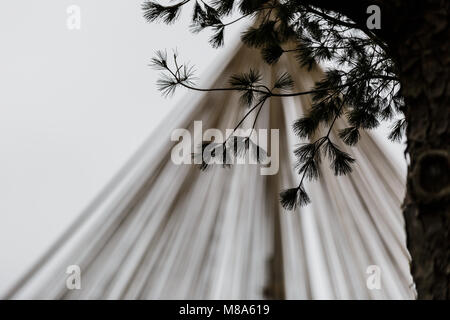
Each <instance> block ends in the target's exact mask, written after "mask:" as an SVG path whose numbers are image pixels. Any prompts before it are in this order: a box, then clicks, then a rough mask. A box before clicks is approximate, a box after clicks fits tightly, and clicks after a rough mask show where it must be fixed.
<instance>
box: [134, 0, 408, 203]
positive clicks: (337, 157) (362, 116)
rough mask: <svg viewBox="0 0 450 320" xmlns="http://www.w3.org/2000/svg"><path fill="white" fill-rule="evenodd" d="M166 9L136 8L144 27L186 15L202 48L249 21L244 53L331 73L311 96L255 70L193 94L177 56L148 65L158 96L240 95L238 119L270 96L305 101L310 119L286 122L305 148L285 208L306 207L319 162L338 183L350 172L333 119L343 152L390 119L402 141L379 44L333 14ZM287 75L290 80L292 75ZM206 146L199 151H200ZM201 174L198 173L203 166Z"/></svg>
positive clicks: (390, 75) (392, 83)
mask: <svg viewBox="0 0 450 320" xmlns="http://www.w3.org/2000/svg"><path fill="white" fill-rule="evenodd" d="M165 2H166V3H165V4H164V3H162V1H160V2H154V1H148V2H145V3H144V4H143V6H142V9H143V12H144V17H145V18H146V19H147V20H148V21H149V22H153V21H163V22H165V23H168V24H170V23H173V22H174V21H175V20H176V19H177V18H178V17H179V15H180V12H181V10H184V8H186V9H188V8H190V9H188V10H192V24H191V30H192V31H193V32H200V31H202V30H205V29H207V30H209V32H211V37H210V41H209V42H210V44H211V45H212V46H213V47H215V48H219V47H221V46H223V45H224V33H225V32H226V27H227V26H229V25H231V24H233V23H236V22H237V21H239V20H241V19H243V18H256V22H257V24H256V25H254V26H252V27H250V28H248V29H247V30H245V31H244V32H243V33H242V37H241V38H242V41H243V42H244V43H245V44H246V45H247V46H249V47H254V48H258V49H259V50H260V52H261V55H262V58H263V59H264V61H265V62H266V63H268V64H275V63H277V61H278V60H279V59H280V57H281V56H282V55H283V54H287V55H294V57H295V59H296V60H297V61H298V67H299V70H300V68H307V69H309V70H311V69H313V68H315V67H316V65H317V64H319V63H326V65H329V66H331V67H328V68H327V69H326V73H325V77H324V78H323V79H322V80H321V81H319V82H318V83H316V84H315V87H314V88H313V90H311V91H308V92H295V91H293V88H294V81H293V80H292V77H291V76H290V74H288V73H284V74H281V75H279V77H278V78H277V79H276V80H275V82H274V83H273V84H272V85H268V84H267V83H265V81H264V80H265V79H263V77H262V76H261V74H260V73H259V72H258V70H252V69H251V70H243V71H242V73H240V74H236V75H233V76H232V77H231V78H230V80H229V86H228V87H225V88H199V87H197V86H196V85H195V78H194V73H193V69H192V68H191V67H188V66H187V65H186V64H184V65H180V64H179V63H178V61H177V55H176V54H174V55H173V58H171V59H168V57H167V54H166V53H164V52H158V53H157V55H156V57H154V58H153V59H152V65H153V66H154V67H156V68H157V69H159V70H162V72H163V73H162V75H161V78H160V79H159V81H158V86H159V89H160V90H161V91H162V93H163V94H164V95H170V94H173V92H174V91H175V89H176V88H177V87H180V86H181V87H185V88H188V89H191V90H199V91H210V90H236V91H239V92H240V93H241V103H242V104H243V105H244V106H246V107H247V108H248V112H247V113H246V114H245V116H244V119H245V118H246V117H247V116H248V115H249V114H250V113H252V112H257V115H256V119H257V116H258V115H259V112H260V110H261V109H262V108H263V107H264V102H265V101H266V100H267V99H270V98H271V97H273V96H277V97H284V96H291V97H292V96H300V95H310V96H311V98H312V101H313V103H312V106H311V109H310V110H309V113H308V114H306V115H304V116H303V117H301V118H300V119H293V120H295V121H294V122H293V130H294V133H295V134H296V135H297V136H298V138H299V139H300V140H301V141H307V142H303V143H300V144H299V146H298V148H296V149H295V152H294V153H295V156H296V159H297V163H296V169H297V171H298V173H299V175H300V183H299V185H298V186H296V187H293V188H289V189H286V190H284V191H282V192H281V193H280V201H281V204H282V206H283V207H284V208H285V209H287V210H294V209H295V208H297V207H299V206H304V205H307V204H308V203H310V198H309V196H308V194H307V193H306V191H305V186H304V182H305V180H313V179H317V178H319V176H320V170H319V165H320V163H321V161H322V160H323V159H324V158H327V159H328V161H329V163H330V168H331V170H332V171H333V172H334V174H335V175H337V176H339V175H345V174H349V173H350V172H351V171H352V165H353V164H354V162H355V160H354V159H353V158H352V157H351V155H350V154H348V153H347V152H344V151H343V150H341V149H340V148H339V147H338V145H339V143H337V141H332V137H331V136H330V133H331V130H332V128H333V125H334V124H335V122H336V120H337V119H338V118H344V119H345V120H346V123H347V124H348V126H347V127H346V128H344V129H342V130H341V131H340V132H339V134H338V137H339V139H341V141H342V142H343V143H344V144H346V145H348V146H354V145H356V144H357V143H358V140H359V138H360V132H361V130H370V129H374V128H376V127H377V126H378V125H379V124H380V122H382V121H389V120H391V121H393V120H394V118H396V119H397V120H396V121H395V122H394V124H393V126H392V133H391V134H390V135H389V138H390V139H391V140H394V141H400V140H401V139H402V135H403V133H404V131H405V129H406V121H405V120H404V117H402V114H403V110H404V102H403V99H402V97H401V95H400V93H399V92H400V84H399V80H398V78H397V76H396V74H397V72H396V71H397V70H396V69H395V65H394V63H393V61H392V60H391V58H390V56H389V54H388V52H387V51H388V49H387V46H386V45H385V43H383V42H382V41H381V40H379V39H378V38H377V37H376V35H375V34H374V33H372V32H371V31H370V30H368V29H367V28H365V27H363V26H360V25H358V24H356V23H355V22H353V21H351V20H349V19H348V18H346V17H344V16H342V15H340V14H338V13H335V12H331V11H327V10H323V9H321V8H316V7H313V6H310V5H308V4H304V2H303V1H301V0H297V1H295V0H293V1H282V0H278V1H275V0H240V1H237V0H236V1H235V0H224V1H218V0H213V1H203V0H184V1H179V2H173V1H165ZM236 15H237V16H238V17H237V18H236V17H235V16H236ZM231 16H233V19H231ZM169 60H170V61H169ZM290 72H291V73H295V72H296V70H290ZM399 118H400V120H398V119H399ZM244 119H242V120H241V121H240V122H239V123H238V124H237V126H236V128H238V127H239V126H240V125H241V124H242V122H243V120H244ZM256 119H255V122H256ZM323 127H325V128H327V130H325V131H326V132H327V133H326V134H325V135H323V136H320V137H317V133H318V132H319V131H320V130H319V128H323ZM227 141H229V139H227ZM227 141H225V142H223V143H222V144H221V146H220V148H221V149H220V150H221V151H220V152H217V153H218V154H221V153H223V154H225V153H226V148H227V145H228V144H227ZM250 141H251V140H250ZM247 144H248V142H247ZM207 146H208V144H205V145H204V146H203V148H202V150H203V149H204V148H206V147H207ZM244 146H245V144H244ZM215 148H216V147H215ZM248 149H251V147H249V148H241V149H240V151H239V152H236V150H235V152H232V154H234V155H235V156H237V155H240V154H243V153H245V150H248ZM254 149H257V146H256V147H254ZM201 168H202V169H203V170H204V169H205V168H206V166H205V165H202V167H201Z"/></svg>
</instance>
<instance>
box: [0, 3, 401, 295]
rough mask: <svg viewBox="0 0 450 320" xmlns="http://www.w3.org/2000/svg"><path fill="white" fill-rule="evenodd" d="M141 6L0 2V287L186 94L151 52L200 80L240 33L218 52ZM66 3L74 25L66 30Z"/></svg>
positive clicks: (230, 35) (56, 232)
mask: <svg viewBox="0 0 450 320" xmlns="http://www.w3.org/2000/svg"><path fill="white" fill-rule="evenodd" d="M142 2H143V1H142V0H134V1H131V0H119V1H110V0H95V1H92V0H72V1H67V0H40V1H33V0H22V1H16V0H2V1H1V2H0V41H1V49H0V88H1V94H0V294H1V292H2V291H4V290H5V289H6V288H8V287H9V286H10V285H11V284H12V282H13V281H14V280H15V279H17V277H18V276H20V275H21V274H22V273H23V272H24V271H25V270H26V269H27V268H28V267H29V265H30V264H31V263H32V262H33V261H34V260H36V259H37V258H38V257H39V256H40V255H41V254H42V252H43V251H44V250H45V248H46V247H48V246H49V245H50V244H51V243H52V241H53V240H54V239H55V238H56V237H57V236H58V235H59V234H60V233H61V232H62V231H63V230H64V229H65V227H66V226H68V225H69V223H70V222H71V221H72V220H73V219H74V218H75V216H76V215H77V214H78V213H80V212H81V210H82V209H83V208H84V207H85V206H86V205H87V204H88V203H89V202H90V200H91V199H92V198H93V197H94V196H95V195H96V194H97V193H98V192H99V191H100V190H101V188H102V186H104V185H105V184H106V182H107V181H108V179H109V178H110V177H112V175H113V174H114V173H115V172H116V171H117V170H118V169H119V168H120V167H121V165H122V164H123V163H124V162H125V161H126V160H127V159H128V158H129V157H130V156H131V154H132V153H133V151H135V150H136V149H137V148H138V147H139V146H140V144H141V143H142V142H143V141H144V139H145V138H146V137H148V135H149V134H150V133H151V131H152V129H153V128H155V126H156V125H157V124H158V122H159V121H161V120H162V118H163V117H164V116H165V115H166V114H168V112H170V110H171V108H172V106H173V105H174V104H175V103H177V101H180V99H181V98H182V97H183V92H179V93H178V94H177V95H176V96H175V97H172V98H169V99H165V98H162V97H161V96H160V94H159V92H158V91H157V90H156V86H155V81H156V79H157V77H158V72H157V71H155V70H152V69H150V68H149V67H147V65H148V63H149V61H150V58H151V57H152V55H153V53H154V51H155V50H157V49H164V48H168V49H171V48H175V47H176V48H177V49H178V51H179V53H180V55H181V57H180V59H183V57H186V58H187V59H188V60H190V61H191V62H192V63H193V64H195V65H196V66H197V69H198V75H201V74H202V72H205V70H207V71H208V73H210V72H213V71H214V70H213V69H212V68H213V66H214V65H217V64H215V63H217V62H218V61H221V60H222V58H223V57H224V56H225V55H226V54H227V53H229V51H230V48H233V44H234V43H236V41H237V34H238V33H239V32H240V30H241V28H242V24H240V25H239V24H238V25H236V26H233V27H232V28H231V30H228V32H226V43H228V45H227V46H226V48H225V50H223V49H222V50H215V49H212V48H211V47H210V46H209V45H208V43H207V39H208V35H209V33H208V32H206V33H202V34H200V35H192V34H191V33H189V31H188V28H187V25H188V24H187V23H182V24H175V25H174V26H165V25H164V24H148V23H146V22H145V20H144V19H143V18H142V12H141V9H140V5H141V3H142ZM73 4H75V5H78V6H79V7H80V8H81V30H78V31H74V30H72V31H71V30H68V28H67V26H66V20H67V16H68V15H67V13H66V9H67V7H68V6H70V5H73ZM185 20H187V19H184V21H185ZM243 23H244V24H245V22H243ZM230 38H232V39H233V40H232V41H230ZM208 67H209V69H208ZM390 148H392V147H390ZM394 148H395V147H394ZM399 154H401V153H399V152H397V156H398V155H399Z"/></svg>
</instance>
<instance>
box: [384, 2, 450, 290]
mask: <svg viewBox="0 0 450 320" xmlns="http://www.w3.org/2000/svg"><path fill="white" fill-rule="evenodd" d="M399 2H402V1H399ZM403 3H405V7H403V8H408V10H406V11H404V13H403V14H404V15H403V17H405V16H406V19H399V22H398V24H397V25H396V26H394V29H393V30H392V33H393V35H401V38H400V39H399V38H398V37H397V39H396V40H395V41H396V43H394V42H392V43H391V44H390V47H391V48H393V49H394V54H395V55H396V56H397V61H398V66H399V75H400V79H401V84H402V94H403V96H404V97H405V102H406V109H405V110H404V113H405V116H406V120H407V124H408V127H407V141H408V146H407V153H408V154H409V158H410V161H409V164H408V176H407V193H406V197H405V202H404V217H405V223H406V232H407V244H408V249H409V251H410V253H411V257H412V263H411V272H412V275H413V277H414V280H415V283H416V288H417V291H418V298H419V299H449V298H450V207H449V198H450V178H449V175H450V156H449V155H450V150H449V141H450V136H449V123H450V121H449V115H450V113H449V102H450V101H449V100H450V99H449V95H450V93H449V87H450V83H449V80H450V79H449V64H450V52H449V51H450V50H449V44H448V39H449V37H450V34H449V28H448V21H450V20H449V16H448V9H449V4H448V1H433V0H422V1H421V3H420V4H419V5H417V4H414V5H413V6H412V7H410V6H409V4H408V1H406V2H403ZM399 13H400V12H399ZM400 20H402V21H401V22H400Z"/></svg>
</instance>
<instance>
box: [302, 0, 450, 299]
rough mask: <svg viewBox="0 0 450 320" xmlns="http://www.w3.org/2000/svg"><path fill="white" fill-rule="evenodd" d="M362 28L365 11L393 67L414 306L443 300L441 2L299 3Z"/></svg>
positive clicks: (445, 120)
mask: <svg viewBox="0 0 450 320" xmlns="http://www.w3.org/2000/svg"><path fill="white" fill-rule="evenodd" d="M304 3H309V4H311V5H316V6H318V7H321V8H324V9H329V10H334V11H337V12H339V13H341V14H344V15H346V16H347V17H349V18H350V19H352V20H353V21H355V22H356V23H357V24H358V25H360V26H361V27H362V28H364V23H365V21H366V20H365V19H367V17H368V15H367V14H366V11H365V9H366V8H367V6H368V5H369V3H370V4H377V5H379V6H380V8H381V29H380V30H373V31H372V32H373V33H374V34H375V35H376V36H377V37H378V38H380V39H382V40H383V41H384V42H385V43H386V44H387V46H388V50H389V52H388V54H390V55H391V56H392V58H393V59H394V61H395V62H396V65H397V66H398V72H397V73H398V75H399V77H400V82H401V85H402V94H403V96H404V98H405V102H406V108H405V110H403V112H404V114H405V118H406V121H407V150H406V153H407V154H408V156H409V164H408V175H407V191H406V196H405V201H404V217H405V223H406V233H407V245H408V249H409V252H410V254H411V257H412V262H411V273H412V275H413V278H414V281H415V284H416V289H417V292H418V298H419V299H450V207H449V198H450V178H449V175H450V148H449V141H450V134H449V123H450V119H449V102H450V101H449V95H450V93H449V91H450V90H449V89H450V88H449V87H450V83H449V65H450V52H449V39H450V33H449V28H448V21H450V19H449V18H450V17H449V1H448V0H374V1H368V0H346V1H331V0H305V1H304Z"/></svg>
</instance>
